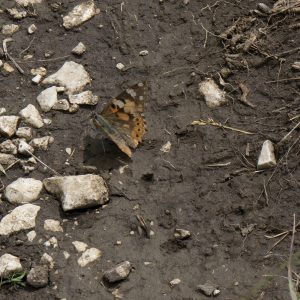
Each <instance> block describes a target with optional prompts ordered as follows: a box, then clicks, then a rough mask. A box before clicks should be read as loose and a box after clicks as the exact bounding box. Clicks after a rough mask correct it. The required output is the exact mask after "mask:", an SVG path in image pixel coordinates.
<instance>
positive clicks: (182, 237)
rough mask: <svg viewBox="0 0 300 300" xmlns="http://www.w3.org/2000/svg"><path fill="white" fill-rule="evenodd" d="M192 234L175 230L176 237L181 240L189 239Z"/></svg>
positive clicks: (178, 229) (183, 230) (182, 230)
mask: <svg viewBox="0 0 300 300" xmlns="http://www.w3.org/2000/svg"><path fill="white" fill-rule="evenodd" d="M190 236H191V233H190V232H189V231H188V230H185V229H180V228H177V229H175V233H174V237H175V238H176V239H179V240H185V239H188V238H189V237H190Z"/></svg>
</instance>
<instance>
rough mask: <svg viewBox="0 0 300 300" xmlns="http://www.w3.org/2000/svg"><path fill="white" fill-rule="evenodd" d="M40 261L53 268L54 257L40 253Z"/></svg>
mask: <svg viewBox="0 0 300 300" xmlns="http://www.w3.org/2000/svg"><path fill="white" fill-rule="evenodd" d="M41 263H42V264H45V265H47V266H48V267H49V268H50V269H53V267H54V259H53V258H52V256H50V255H49V254H47V253H44V254H43V255H42V257H41Z"/></svg>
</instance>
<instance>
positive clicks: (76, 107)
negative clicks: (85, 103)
mask: <svg viewBox="0 0 300 300" xmlns="http://www.w3.org/2000/svg"><path fill="white" fill-rule="evenodd" d="M78 110H79V105H78V104H71V105H70V108H69V113H71V114H73V113H76V112H77V111H78Z"/></svg>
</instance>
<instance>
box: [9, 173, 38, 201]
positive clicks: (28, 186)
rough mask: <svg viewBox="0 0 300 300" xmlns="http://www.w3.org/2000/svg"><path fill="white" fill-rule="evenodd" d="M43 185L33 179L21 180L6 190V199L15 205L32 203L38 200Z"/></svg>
mask: <svg viewBox="0 0 300 300" xmlns="http://www.w3.org/2000/svg"><path fill="white" fill-rule="evenodd" d="M42 188H43V183H42V182H41V181H40V180H36V179H33V178H19V179H17V180H15V181H14V182H12V183H11V184H9V185H8V186H7V187H6V189H5V197H6V199H7V200H8V201H9V202H10V203H13V204H24V203H30V202H33V201H35V200H37V199H38V197H39V195H40V192H41V191H42Z"/></svg>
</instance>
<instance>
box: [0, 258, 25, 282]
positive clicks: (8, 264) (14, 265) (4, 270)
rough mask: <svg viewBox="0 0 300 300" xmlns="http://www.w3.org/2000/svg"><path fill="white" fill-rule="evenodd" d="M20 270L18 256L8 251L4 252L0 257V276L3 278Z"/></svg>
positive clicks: (21, 268) (21, 269)
mask: <svg viewBox="0 0 300 300" xmlns="http://www.w3.org/2000/svg"><path fill="white" fill-rule="evenodd" d="M22 271H23V267H22V265H21V263H20V259H19V258H18V257H16V256H13V255H11V254H8V253H5V254H3V255H2V256H1V257H0V278H2V279H4V278H7V277H9V276H10V275H13V274H15V273H18V272H22Z"/></svg>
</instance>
